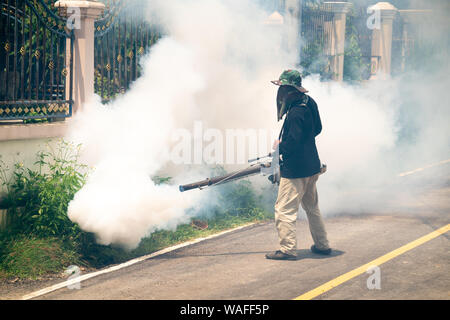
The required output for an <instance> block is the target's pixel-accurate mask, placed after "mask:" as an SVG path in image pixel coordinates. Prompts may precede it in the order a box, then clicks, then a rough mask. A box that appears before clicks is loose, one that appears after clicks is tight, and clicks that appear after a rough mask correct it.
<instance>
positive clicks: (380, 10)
mask: <svg viewBox="0 0 450 320" xmlns="http://www.w3.org/2000/svg"><path fill="white" fill-rule="evenodd" d="M369 9H370V10H372V11H373V12H375V14H376V16H378V17H379V19H380V21H379V24H378V25H376V26H375V28H374V29H373V31H372V61H371V73H372V75H371V77H370V79H380V78H381V79H384V78H386V77H387V76H388V75H390V74H391V57H392V55H391V52H392V23H393V21H394V18H395V15H396V14H397V8H396V7H394V6H393V5H392V4H390V3H389V2H378V3H376V4H375V5H373V6H371V7H369Z"/></svg>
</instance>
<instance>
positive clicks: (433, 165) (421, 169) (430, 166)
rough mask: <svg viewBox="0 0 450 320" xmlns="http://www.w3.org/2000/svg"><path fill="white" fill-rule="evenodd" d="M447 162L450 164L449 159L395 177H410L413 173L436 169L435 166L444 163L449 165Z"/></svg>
mask: <svg viewBox="0 0 450 320" xmlns="http://www.w3.org/2000/svg"><path fill="white" fill-rule="evenodd" d="M449 162H450V159H447V160H442V161H439V162H437V163H432V164H429V165H426V166H424V167H422V168H417V169H414V170H411V171H407V172H402V173H399V174H398V175H397V176H398V177H404V176H408V175H410V174H414V173H417V172H420V171H423V170H425V169H428V168H432V167H436V166H439V165H443V164H446V163H449Z"/></svg>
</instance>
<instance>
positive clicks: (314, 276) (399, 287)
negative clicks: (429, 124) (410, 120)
mask: <svg viewBox="0 0 450 320" xmlns="http://www.w3.org/2000/svg"><path fill="white" fill-rule="evenodd" d="M449 195H450V188H449V187H448V182H446V183H444V184H440V185H439V186H438V187H436V186H433V188H431V187H430V188H427V190H420V191H419V192H417V193H416V194H409V195H398V197H394V200H395V201H393V202H392V203H390V204H386V207H387V211H386V212H383V213H382V214H381V213H379V212H378V213H376V214H365V215H360V216H358V215H352V216H345V215H340V216H335V217H329V218H326V219H325V224H326V228H327V231H328V236H329V240H330V244H331V246H332V248H333V249H334V251H333V254H332V255H331V256H325V257H324V256H319V255H315V254H312V253H311V252H310V251H309V247H310V246H311V245H312V240H311V235H310V233H309V229H308V225H307V221H305V219H304V213H303V214H301V216H302V218H301V219H300V220H299V221H298V222H297V226H298V230H297V233H298V245H299V248H298V256H299V259H298V260H297V261H273V260H267V259H265V257H264V255H265V253H267V252H270V251H273V250H276V249H277V234H276V230H275V226H274V223H273V222H271V223H265V224H258V225H254V226H250V227H248V228H245V229H242V230H238V231H235V232H232V233H229V234H225V235H222V236H220V237H217V238H214V239H210V240H207V241H204V242H201V243H198V244H195V245H192V246H188V247H185V248H182V249H179V250H176V251H173V252H171V253H168V254H165V255H162V256H158V257H156V258H152V259H148V260H145V261H143V262H141V263H138V264H135V265H132V266H130V267H126V268H124V269H121V270H119V271H115V272H111V273H108V274H105V275H101V276H98V277H95V278H92V279H89V280H87V281H83V282H82V283H81V289H79V290H73V289H72V290H71V289H68V288H64V289H60V290H57V291H54V292H51V293H49V294H46V295H44V296H40V297H38V299H200V300H204V299H293V298H296V297H298V296H299V295H301V294H303V293H306V292H308V291H310V290H312V289H314V288H316V287H318V286H320V285H322V284H324V283H326V282H328V281H330V280H332V279H334V278H336V277H338V276H340V275H342V274H344V273H346V272H348V271H351V270H353V269H355V268H357V267H360V266H362V265H364V264H366V263H368V262H370V261H372V260H374V259H376V258H378V257H380V256H382V255H384V254H386V253H389V252H391V251H392V250H394V249H397V248H399V247H401V246H403V245H405V244H407V243H409V242H411V241H413V240H416V239H418V238H420V237H422V236H424V235H426V234H428V233H430V232H432V231H434V230H436V229H438V228H440V227H442V226H445V225H447V224H448V223H449V222H450V219H449V217H450V216H449V209H450V202H449ZM449 236H450V234H449V232H447V233H446V234H443V235H441V236H439V237H437V238H435V239H433V240H430V241H428V242H426V243H424V244H423V245H420V246H418V247H416V248H414V249H412V250H410V251H408V252H406V253H404V254H402V255H400V256H398V257H396V258H394V259H392V260H390V261H387V262H386V263H384V264H382V265H381V266H380V275H381V277H380V279H381V280H380V284H381V288H380V289H372V290H370V289H368V287H367V279H368V277H369V276H370V274H366V273H363V274H361V275H359V276H357V277H354V278H352V279H350V280H348V281H347V282H345V283H343V284H341V285H339V286H337V287H336V288H333V289H331V290H330V291H328V292H326V293H324V294H322V295H320V296H318V297H316V299H449V298H450V273H449V271H450V259H449V258H450V255H449V248H450V246H449Z"/></svg>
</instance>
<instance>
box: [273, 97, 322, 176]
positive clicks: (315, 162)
mask: <svg viewBox="0 0 450 320" xmlns="http://www.w3.org/2000/svg"><path fill="white" fill-rule="evenodd" d="M308 98H309V99H308V103H307V104H306V106H305V105H301V103H302V101H301V100H299V101H295V102H293V103H292V104H291V107H290V108H289V111H288V113H287V115H286V119H285V122H284V125H283V132H282V136H281V142H280V145H279V148H280V154H281V155H282V158H283V162H282V164H281V177H283V178H289V179H295V178H305V177H310V176H313V175H315V174H317V173H319V172H320V160H319V154H318V152H317V148H316V139H315V138H316V136H317V135H318V134H319V133H320V132H321V131H322V122H321V121H320V115H319V110H318V108H317V104H316V102H315V101H314V100H313V99H312V98H311V97H308Z"/></svg>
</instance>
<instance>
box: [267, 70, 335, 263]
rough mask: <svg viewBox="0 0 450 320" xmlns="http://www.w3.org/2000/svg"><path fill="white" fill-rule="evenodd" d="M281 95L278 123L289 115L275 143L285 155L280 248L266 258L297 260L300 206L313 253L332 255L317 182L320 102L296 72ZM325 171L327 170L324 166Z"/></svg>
mask: <svg viewBox="0 0 450 320" xmlns="http://www.w3.org/2000/svg"><path fill="white" fill-rule="evenodd" d="M272 83H274V84H276V85H278V86H280V87H279V89H278V94H277V110H278V120H281V119H282V118H283V116H284V115H285V114H286V116H285V120H284V124H283V128H282V132H281V133H280V137H281V140H277V141H275V143H274V149H276V148H277V147H278V148H279V152H280V156H281V160H282V162H281V166H280V167H281V179H280V186H279V189H278V197H277V201H276V203H275V224H276V227H277V230H278V238H279V242H280V249H279V250H277V251H275V252H274V253H269V254H267V255H266V258H267V259H276V260H295V259H296V258H297V253H296V249H297V239H296V220H297V212H298V210H299V206H300V204H301V205H302V207H303V209H304V210H305V211H306V215H307V218H308V222H309V229H310V231H311V235H312V238H313V240H314V245H313V246H312V247H311V251H312V252H314V253H319V254H325V255H327V254H330V253H331V249H330V247H329V245H328V240H327V234H326V231H325V227H324V224H323V221H322V217H321V214H320V210H319V205H318V196H317V189H316V182H317V179H318V178H319V174H320V173H321V169H322V167H321V163H320V160H319V155H318V152H317V148H316V142H315V137H316V136H317V135H318V134H319V133H320V132H321V131H322V123H321V121H320V115H319V110H318V108H317V104H316V102H315V101H314V100H313V99H312V98H311V97H309V96H307V95H306V94H305V93H306V92H308V91H307V90H306V89H305V88H303V87H302V78H301V75H300V73H299V72H298V71H296V70H286V71H284V72H283V73H282V74H281V76H280V78H279V80H275V81H272ZM323 168H324V167H323Z"/></svg>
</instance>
